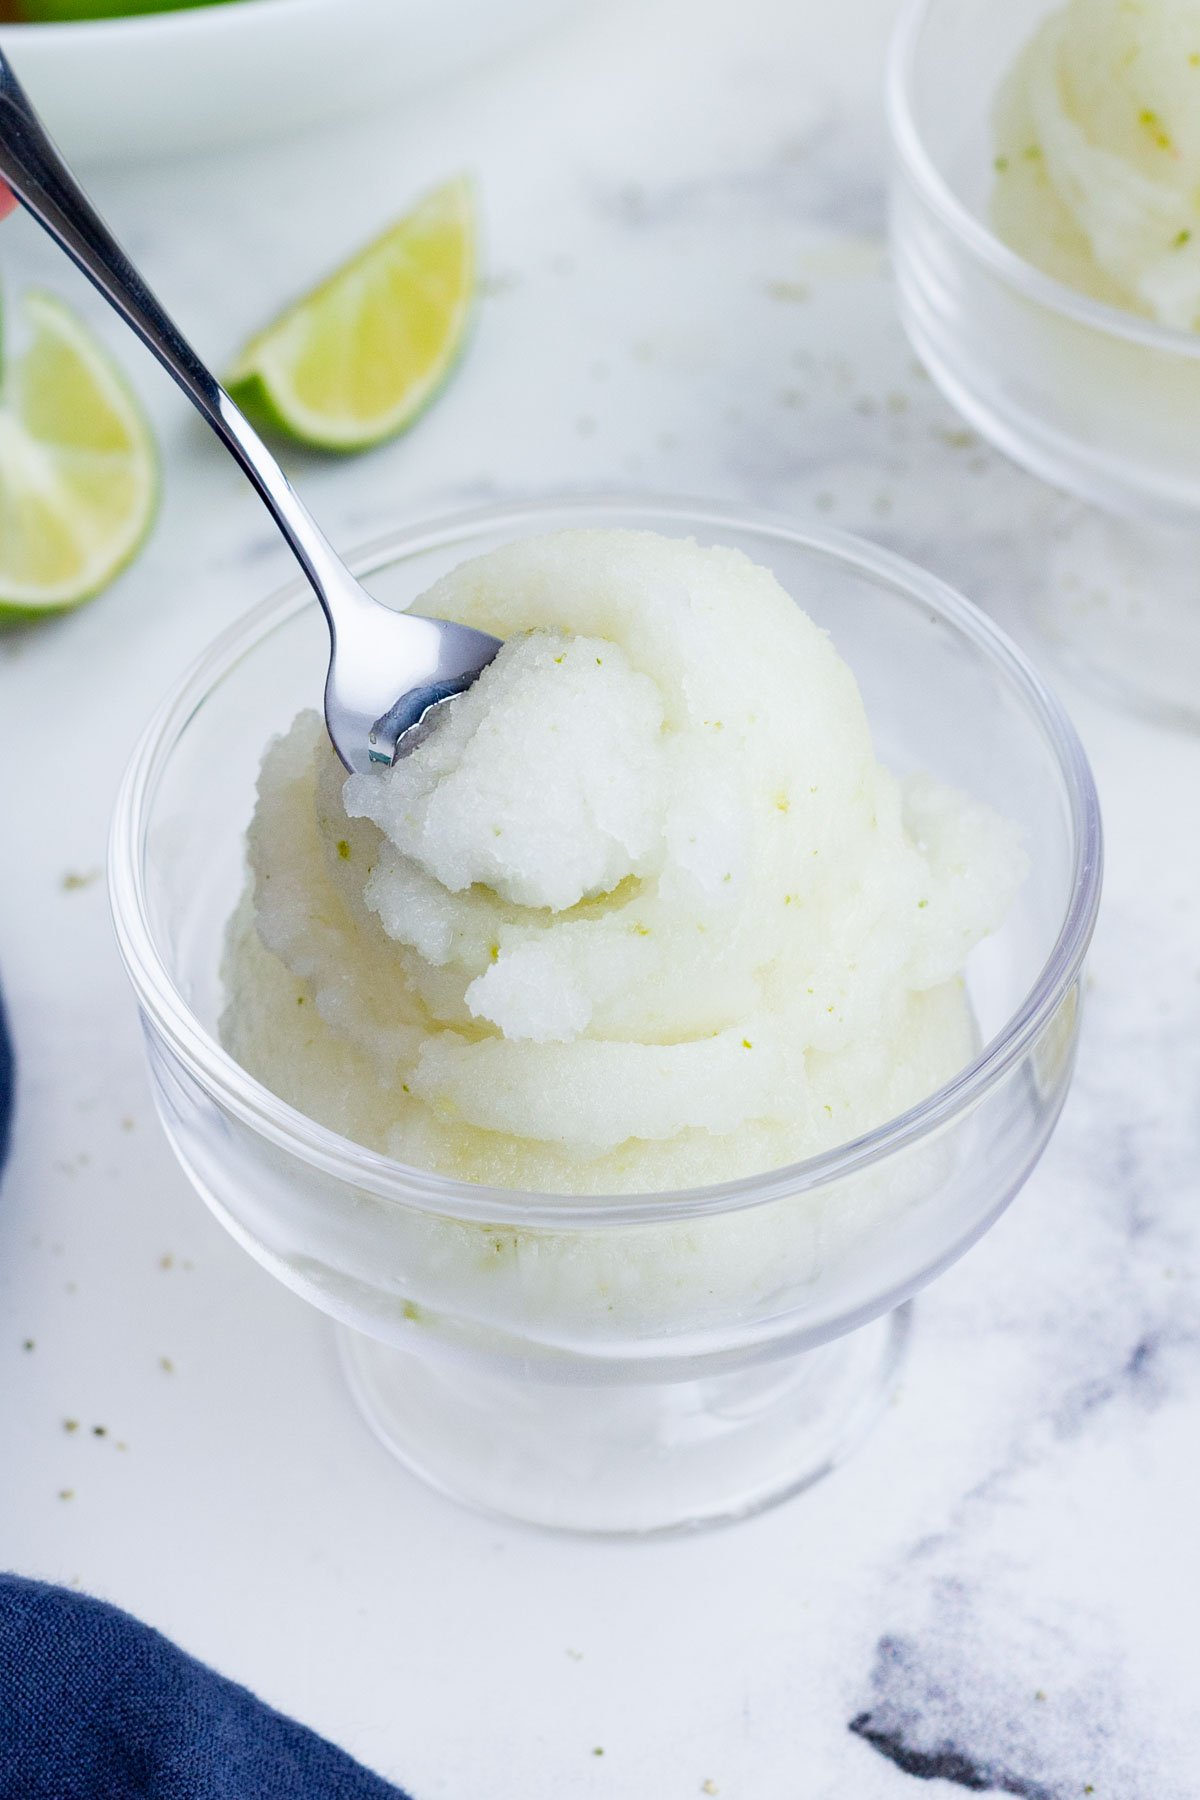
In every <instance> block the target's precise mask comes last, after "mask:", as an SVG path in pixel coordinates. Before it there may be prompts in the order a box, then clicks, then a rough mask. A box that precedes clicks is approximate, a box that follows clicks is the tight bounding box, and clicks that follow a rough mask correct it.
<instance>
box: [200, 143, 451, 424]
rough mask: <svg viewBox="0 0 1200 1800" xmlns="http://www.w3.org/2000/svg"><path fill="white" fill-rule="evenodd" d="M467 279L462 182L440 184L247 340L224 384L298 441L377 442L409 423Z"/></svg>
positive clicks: (441, 373)
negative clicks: (326, 278)
mask: <svg viewBox="0 0 1200 1800" xmlns="http://www.w3.org/2000/svg"><path fill="white" fill-rule="evenodd" d="M474 278H475V228H474V208H473V206H472V197H471V188H470V185H469V183H468V182H467V181H465V180H462V179H460V180H457V181H449V182H447V183H446V185H445V186H444V187H440V188H438V189H437V190H436V191H435V192H434V193H432V194H429V195H427V196H426V198H425V199H424V200H422V201H421V202H420V204H419V205H418V206H416V207H415V208H414V209H413V211H412V212H410V213H409V214H408V216H407V218H403V219H401V220H400V221H399V222H398V224H395V225H393V226H391V227H390V229H389V230H387V231H386V232H384V234H383V236H382V237H379V238H376V240H375V242H374V243H373V244H369V245H368V246H367V248H366V249H365V250H362V251H360V252H359V254H358V255H357V256H355V257H353V258H352V259H351V261H349V262H348V263H346V264H344V265H343V267H342V268H340V269H339V270H338V271H337V272H336V274H333V275H331V276H330V277H329V279H328V280H327V281H324V282H322V283H321V285H320V286H319V287H317V288H314V289H313V291H312V293H311V294H308V295H306V297H305V298H304V299H303V300H298V301H297V302H296V304H295V305H294V306H290V307H289V308H288V309H287V311H286V312H283V313H281V314H280V316H279V317H278V318H277V319H276V320H274V322H273V323H272V324H270V325H268V326H267V328H266V330H265V331H263V332H260V333H259V335H258V336H257V337H255V338H252V339H251V340H250V342H249V343H248V344H247V346H246V348H245V350H244V351H243V352H242V354H241V356H240V357H239V359H238V362H237V365H236V367H235V368H234V370H233V372H232V374H231V376H230V378H229V389H230V392H231V393H232V395H233V397H234V399H235V400H236V401H237V402H238V404H239V405H240V406H242V407H244V408H245V409H246V411H247V412H248V413H250V415H251V416H252V417H253V418H255V419H256V420H257V421H258V422H259V423H260V424H264V425H266V426H268V427H272V428H274V429H275V430H277V431H281V432H283V433H284V434H285V436H287V437H291V438H296V439H298V440H299V441H300V442H301V443H304V444H312V445H315V446H316V447H317V448H319V449H322V450H363V449H366V448H367V446H368V445H370V444H378V443H380V442H381V441H382V439H384V438H388V437H392V436H394V435H395V433H396V432H398V431H403V430H404V428H405V426H406V425H411V424H412V422H413V420H414V419H415V418H416V416H417V414H418V413H419V412H420V411H421V410H422V408H423V407H425V406H426V405H427V404H428V402H429V401H430V400H431V399H432V398H433V396H434V395H435V394H436V393H437V391H438V389H439V388H440V387H441V385H442V383H443V381H444V380H445V379H446V376H447V375H448V374H449V372H450V369H451V368H452V367H453V365H454V362H455V360H456V358H457V356H458V353H459V351H460V349H461V348H462V343H463V335H464V332H465V328H466V323H467V316H468V314H469V312H470V308H471V296H472V290H473V287H474Z"/></svg>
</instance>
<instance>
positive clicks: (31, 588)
mask: <svg viewBox="0 0 1200 1800" xmlns="http://www.w3.org/2000/svg"><path fill="white" fill-rule="evenodd" d="M25 317H26V318H27V320H28V322H29V324H30V326H31V328H32V331H33V338H32V342H31V343H30V346H29V348H28V350H27V351H26V352H25V354H24V356H23V357H21V359H20V360H19V361H18V362H16V363H14V364H13V365H12V366H11V367H10V368H8V369H6V370H5V380H4V385H3V390H2V404H0V623H6V622H11V621H12V620H14V619H20V618H29V617H33V616H36V615H37V614H40V613H48V612H59V611H62V610H63V609H64V608H66V607H69V606H78V605H79V603H80V601H82V600H87V599H89V598H90V597H91V596H92V595H93V594H96V593H99V591H100V589H101V588H103V587H107V586H108V584H109V582H110V581H111V580H112V579H113V576H114V575H116V573H117V571H118V570H119V569H122V568H124V566H125V564H126V563H127V562H128V561H129V560H130V558H131V557H132V556H133V555H134V553H135V552H136V551H137V549H138V548H139V546H140V545H141V543H142V540H143V539H144V538H145V536H146V533H147V531H148V530H149V529H150V522H151V520H152V518H153V516H154V507H155V502H156V499H157V494H158V458H157V453H156V451H155V447H154V439H153V438H152V436H151V434H150V427H149V425H148V424H147V422H146V417H145V414H144V413H143V412H142V409H141V407H140V405H139V404H138V401H137V399H136V398H135V396H134V395H133V393H132V392H131V391H130V389H129V388H128V386H127V385H126V383H125V379H124V377H123V376H122V375H121V374H120V373H119V371H118V370H117V369H116V368H115V367H114V366H113V364H112V362H111V361H110V360H109V358H108V355H107V354H106V352H105V351H104V350H102V349H101V347H100V345H99V344H98V343H97V342H96V340H95V338H93V337H92V335H91V333H90V332H89V331H87V330H86V328H85V327H84V326H83V325H82V324H81V323H80V321H79V320H78V319H77V318H76V317H75V315H74V314H73V313H72V312H70V311H69V310H68V309H67V308H66V307H65V306H64V305H63V304H62V302H61V301H59V300H55V299H53V298H52V297H51V296H50V295H49V294H29V295H28V296H27V297H26V300H25Z"/></svg>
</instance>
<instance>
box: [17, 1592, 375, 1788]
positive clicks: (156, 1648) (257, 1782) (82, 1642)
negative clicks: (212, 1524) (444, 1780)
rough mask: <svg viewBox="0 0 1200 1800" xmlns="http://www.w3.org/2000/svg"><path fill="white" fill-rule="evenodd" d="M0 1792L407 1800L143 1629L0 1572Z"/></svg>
mask: <svg viewBox="0 0 1200 1800" xmlns="http://www.w3.org/2000/svg"><path fill="white" fill-rule="evenodd" d="M0 1800H406V1796H405V1795H403V1794H402V1793H401V1792H400V1790H399V1788H394V1787H390V1786H389V1785H388V1783H387V1782H386V1781H381V1780H380V1778H379V1776H378V1775H372V1774H371V1773H370V1772H369V1771H368V1770H366V1769H364V1768H362V1767H361V1765H360V1764H358V1763H356V1762H352V1761H351V1760H350V1758H349V1757H348V1756H347V1755H346V1754H345V1752H344V1751H342V1750H337V1749H335V1748H334V1746H333V1745H332V1744H328V1743H326V1742H325V1740H324V1739H323V1738H319V1737H316V1736H315V1735H314V1733H313V1732H311V1731H308V1730H306V1729H305V1727H304V1726H303V1725H297V1724H295V1722H294V1721H293V1720H291V1719H285V1718H284V1717H283V1716H282V1714H280V1713H277V1712H273V1711H272V1710H271V1708H270V1707H269V1706H264V1705H263V1704H262V1702H261V1700H256V1699H255V1697H254V1695H253V1694H251V1693H249V1692H248V1691H247V1689H246V1688H243V1687H237V1686H236V1685H235V1684H234V1683H233V1682H232V1681H226V1680H225V1678H224V1677H223V1676H221V1675H216V1674H214V1673H213V1671H212V1670H211V1669H206V1668H205V1667H204V1665H203V1664H202V1663H198V1662H195V1661H194V1660H193V1659H192V1657H190V1656H185V1655H184V1653H183V1651H182V1650H179V1649H177V1648H176V1646H175V1645H174V1644H172V1643H170V1642H168V1640H167V1639H166V1638H165V1637H162V1636H161V1635H160V1633H158V1632H157V1631H152V1630H151V1629H150V1627H149V1626H148V1625H143V1624H141V1623H140V1622H139V1621H138V1620H137V1619H133V1618H130V1616H129V1614H128V1613H123V1612H119V1611H118V1610H117V1608H116V1607H115V1606H106V1605H105V1604H104V1603H103V1602H102V1601H99V1600H91V1599H88V1598H87V1597H86V1596H84V1595H82V1594H73V1593H70V1592H69V1591H68V1590H67V1589H65V1588H57V1587H49V1586H47V1585H46V1584H45V1583H44V1582H40V1581H25V1580H22V1579H21V1577H19V1576H17V1575H0Z"/></svg>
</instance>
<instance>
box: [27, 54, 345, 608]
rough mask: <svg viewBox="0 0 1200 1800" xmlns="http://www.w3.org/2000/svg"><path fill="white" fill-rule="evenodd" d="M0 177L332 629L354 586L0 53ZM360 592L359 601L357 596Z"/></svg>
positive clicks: (268, 453)
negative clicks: (209, 454)
mask: <svg viewBox="0 0 1200 1800" xmlns="http://www.w3.org/2000/svg"><path fill="white" fill-rule="evenodd" d="M0 177H2V178H3V179H4V180H5V181H6V182H7V183H8V185H9V187H11V189H12V190H13V192H14V194H16V196H17V198H18V199H19V200H20V201H21V202H22V204H23V205H24V206H25V207H26V208H27V209H28V211H29V212H31V213H32V214H33V216H34V218H35V219H37V221H38V223H39V224H40V225H41V226H43V227H44V229H45V230H46V231H48V232H49V234H50V236H51V237H52V238H54V239H55V240H56V241H57V242H58V243H59V244H60V245H61V247H62V248H63V249H64V250H65V251H66V253H67V255H68V256H69V257H70V258H71V259H72V261H73V262H75V263H77V264H78V266H79V267H80V268H81V269H82V270H83V273H84V274H85V275H86V276H87V277H88V279H89V280H90V281H91V282H93V283H94V285H95V286H96V287H97V288H99V290H100V292H101V293H102V294H103V295H104V298H105V299H106V300H107V301H108V303H109V305H110V306H112V307H114V308H115V309H116V311H117V312H118V313H120V315H121V317H122V318H123V319H125V321H126V322H127V323H128V324H129V325H131V326H132V327H133V329H134V331H136V332H137V334H138V336H139V337H140V338H141V340H142V342H143V343H144V344H145V345H146V346H147V348H148V349H150V350H152V351H153V352H154V354H155V356H157V358H158V360H159V362H160V363H162V365H163V367H164V368H165V369H166V370H167V372H168V374H170V375H172V376H173V377H174V379H175V380H176V381H177V382H178V383H179V386H180V387H181V388H182V389H183V391H184V393H185V394H186V395H187V397H188V399H189V400H190V401H191V402H192V404H193V406H194V407H195V408H196V410H197V411H198V412H199V413H200V414H201V415H202V416H203V417H204V418H205V419H206V420H207V421H208V423H209V425H211V426H212V429H213V430H214V431H215V432H216V434H217V436H218V437H219V438H220V439H221V441H222V443H223V444H224V445H225V447H226V448H227V449H228V450H229V451H230V453H231V454H232V455H233V456H234V457H235V458H236V460H237V462H238V463H239V464H240V465H241V467H242V469H243V470H244V471H245V473H246V475H247V476H248V477H249V479H250V481H251V483H252V484H253V486H254V487H255V489H256V490H257V492H258V493H259V495H260V496H261V498H262V500H263V501H264V502H265V503H266V506H267V508H268V510H269V511H270V513H271V515H272V516H273V518H274V520H275V523H276V524H277V525H278V527H279V529H280V531H281V532H282V533H283V535H284V537H285V538H286V539H287V541H288V543H289V544H290V546H291V548H292V550H293V551H294V552H295V554H296V556H297V558H298V559H299V562H300V565H301V567H302V568H303V570H304V572H305V574H306V575H307V576H308V579H309V580H310V581H311V583H312V585H313V587H314V588H315V590H316V593H317V598H318V599H319V600H320V602H321V604H322V606H323V607H324V609H325V614H326V617H327V618H328V620H329V625H330V630H331V631H332V630H333V628H334V620H333V614H332V611H331V606H332V605H333V604H335V603H336V604H337V605H338V606H339V609H340V607H342V606H344V605H346V604H349V603H350V596H353V594H354V592H355V589H356V587H357V584H356V583H354V582H353V581H351V580H350V579H349V577H348V576H347V573H346V570H345V568H344V565H343V564H342V563H341V561H340V559H339V558H338V556H337V554H336V552H335V551H334V549H333V547H332V546H331V544H330V543H329V540H328V539H327V538H326V537H325V534H324V533H323V532H322V531H321V529H320V527H319V526H318V525H317V524H316V522H315V521H314V520H313V518H312V516H311V514H310V513H309V511H308V508H307V507H306V506H305V505H304V504H303V502H302V501H301V500H300V499H299V497H298V495H297V494H296V492H295V490H294V488H293V487H292V485H291V483H290V482H289V480H288V478H287V476H286V475H285V474H284V472H283V470H282V469H281V468H280V466H279V464H278V463H277V462H276V460H275V458H274V457H273V456H272V455H271V452H270V451H269V450H268V449H267V447H266V445H265V444H264V443H263V441H262V439H261V438H260V437H259V435H258V433H257V432H256V431H255V429H254V427H253V426H252V425H251V423H250V421H249V420H248V419H247V418H246V416H245V414H244V413H243V412H241V411H240V410H239V408H238V407H236V406H235V405H234V403H233V401H232V400H231V399H230V398H229V395H228V394H227V393H226V392H225V390H224V388H223V387H222V386H221V384H220V382H219V381H218V380H217V379H216V377H215V376H214V375H213V374H212V373H211V371H210V370H208V369H207V368H206V367H205V366H204V364H203V363H202V362H201V361H200V358H199V357H198V356H197V355H196V352H195V351H194V350H193V349H192V347H191V345H190V344H189V343H188V342H187V339H186V338H185V337H184V336H183V334H182V332H181V331H180V330H179V329H178V327H177V326H176V325H175V323H174V322H173V320H171V319H170V318H169V317H168V316H167V314H166V312H165V311H164V310H163V308H162V306H161V305H160V304H159V302H158V301H157V300H156V299H155V297H154V295H153V294H152V293H151V291H150V289H149V287H148V286H147V285H146V283H145V281H144V280H143V279H142V277H141V275H140V274H139V273H138V271H137V269H135V268H134V266H133V264H132V263H131V262H130V260H129V258H128V257H127V256H126V254H125V252H124V251H123V250H122V249H121V246H120V245H119V244H118V243H117V241H116V239H115V238H114V237H113V235H112V233H111V232H110V231H109V229H108V227H107V226H106V225H105V223H104V221H103V219H101V217H100V215H99V214H98V213H97V212H96V210H95V208H94V207H93V206H92V204H91V202H90V200H89V199H88V198H87V195H86V194H85V193H84V191H83V189H82V188H81V187H80V186H79V183H78V182H77V181H76V180H75V177H74V176H73V175H72V174H71V171H70V170H69V169H68V167H67V165H66V163H65V162H64V161H63V159H62V157H61V156H60V155H59V152H58V151H57V150H56V148H55V146H54V144H53V142H52V140H51V138H50V135H49V133H48V132H47V130H46V128H45V126H44V125H43V124H42V122H41V120H40V119H39V118H38V115H37V113H36V112H35V111H34V109H33V106H32V105H31V104H30V101H29V98H28V96H27V95H26V93H25V91H24V89H23V88H22V86H21V84H20V82H19V81H18V80H17V77H16V75H15V73H14V71H13V68H12V65H11V63H10V62H9V61H8V58H7V57H6V56H5V54H4V52H3V50H0ZM361 598H362V600H363V601H364V602H365V601H366V596H365V595H363V596H361Z"/></svg>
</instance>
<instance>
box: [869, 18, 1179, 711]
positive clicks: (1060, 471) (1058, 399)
mask: <svg viewBox="0 0 1200 1800" xmlns="http://www.w3.org/2000/svg"><path fill="white" fill-rule="evenodd" d="M888 100H889V114H890V120H891V128H892V139H893V146H894V157H893V178H892V208H891V215H892V216H891V239H892V251H893V261H894V264H895V270H896V280H897V289H898V295H899V300H900V310H901V315H902V318H903V320H904V323H905V326H906V328H907V330H908V334H909V336H910V338H911V340H912V342H913V344H914V347H915V348H916V349H917V351H918V353H919V354H920V356H921V358H922V360H923V362H925V364H926V365H927V366H928V368H929V370H930V372H931V374H932V375H933V376H934V378H935V379H936V381H937V382H938V384H939V385H940V387H941V388H942V389H943V391H944V392H945V394H946V396H947V397H948V398H949V399H950V400H951V401H952V402H953V404H954V405H955V406H956V407H957V408H958V409H959V410H960V411H961V412H962V413H963V414H964V415H965V417H966V418H967V419H968V420H969V421H970V422H971V423H972V424H973V425H975V426H977V427H978V428H979V430H980V431H981V432H983V433H984V435H985V436H987V437H988V438H990V439H991V440H992V442H993V443H995V444H997V445H998V446H999V447H1000V448H1001V449H1002V450H1004V451H1006V452H1007V453H1008V454H1010V455H1011V456H1012V457H1013V458H1014V459H1015V460H1016V461H1017V462H1020V463H1023V464H1024V465H1025V466H1026V467H1027V468H1029V469H1031V470H1032V471H1033V472H1034V473H1035V474H1037V475H1040V476H1042V477H1043V478H1044V479H1045V480H1047V481H1050V482H1052V483H1053V484H1054V485H1055V486H1058V487H1060V488H1065V489H1066V490H1068V491H1069V492H1070V493H1073V494H1075V495H1078V496H1080V497H1081V498H1083V499H1084V500H1087V501H1091V502H1093V503H1094V504H1095V505H1096V506H1097V507H1098V508H1101V509H1103V511H1102V512H1084V511H1082V510H1078V509H1077V510H1073V511H1069V510H1067V509H1064V508H1059V509H1058V510H1057V512H1056V513H1055V514H1054V515H1053V523H1052V530H1051V533H1050V541H1049V542H1048V546H1047V579H1046V583H1045V590H1044V592H1043V593H1039V594H1038V595H1037V596H1036V597H1035V607H1036V612H1037V616H1038V623H1039V624H1040V626H1041V627H1042V628H1043V630H1045V631H1046V632H1047V633H1048V635H1049V636H1050V637H1051V639H1052V640H1053V641H1055V642H1056V643H1057V644H1058V645H1059V646H1061V647H1062V648H1063V649H1064V650H1065V651H1066V653H1067V655H1068V656H1069V657H1070V660H1071V662H1072V663H1073V664H1074V665H1075V666H1076V667H1078V668H1079V669H1080V670H1081V671H1083V672H1085V673H1087V674H1088V675H1089V676H1090V677H1091V678H1092V679H1093V681H1095V680H1096V679H1098V680H1099V681H1100V682H1101V683H1102V684H1103V686H1104V687H1105V688H1107V689H1108V690H1109V691H1111V692H1113V693H1114V694H1116V695H1117V696H1118V697H1120V698H1121V699H1122V700H1124V701H1126V702H1127V703H1132V704H1134V705H1136V706H1139V707H1141V708H1142V709H1144V710H1147V711H1149V712H1151V713H1152V714H1154V715H1155V716H1156V717H1167V718H1174V719H1178V720H1180V721H1184V722H1187V723H1189V724H1192V725H1195V724H1196V723H1197V721H1200V700H1198V698H1197V696H1198V694H1200V613H1198V612H1197V608H1196V605H1195V577H1194V570H1195V566H1196V557H1197V547H1198V545H1200V461H1198V460H1197V457H1196V421H1197V419H1198V418H1200V0H1011V3H1006V4H1005V5H1003V6H1000V5H996V4H995V0H909V4H908V5H907V6H906V7H905V9H904V11H903V13H902V16H901V19H900V22H899V24H898V26H897V28H896V33H895V36H894V39H893V47H892V55H891V59H890V69H889V80H888ZM1106 515H1111V516H1106Z"/></svg>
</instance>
